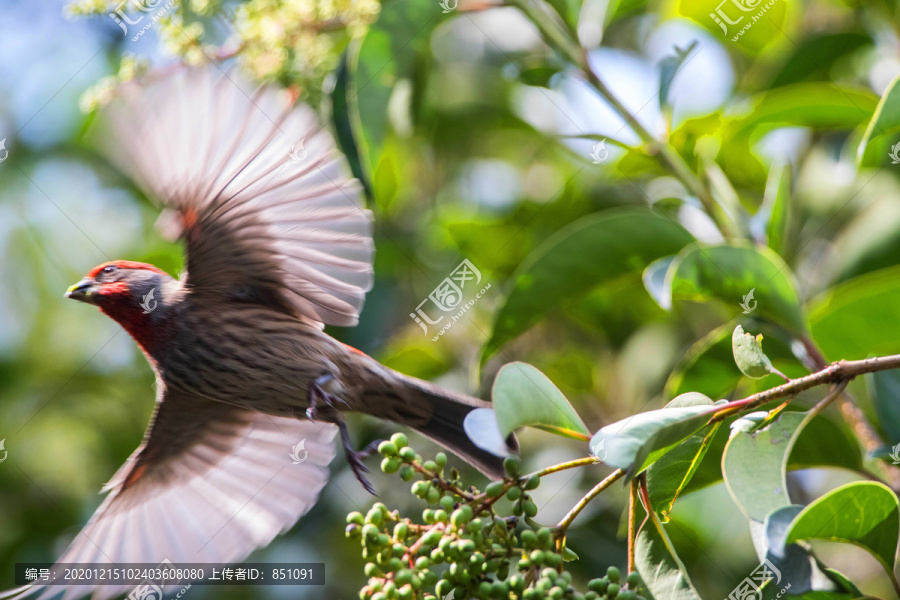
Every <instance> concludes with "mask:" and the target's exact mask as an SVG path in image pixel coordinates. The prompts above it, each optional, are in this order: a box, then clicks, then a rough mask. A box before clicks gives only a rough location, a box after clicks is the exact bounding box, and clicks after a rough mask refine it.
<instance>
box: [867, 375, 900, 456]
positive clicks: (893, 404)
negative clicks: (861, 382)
mask: <svg viewBox="0 0 900 600" xmlns="http://www.w3.org/2000/svg"><path fill="white" fill-rule="evenodd" d="M866 387H867V388H868V390H869V397H870V398H871V399H872V403H873V404H874V405H875V412H876V413H877V414H878V423H879V424H880V425H881V428H882V429H884V431H885V433H886V434H887V438H888V439H887V441H888V443H890V444H891V445H893V444H897V443H900V369H892V370H890V371H877V372H875V373H867V374H866Z"/></svg>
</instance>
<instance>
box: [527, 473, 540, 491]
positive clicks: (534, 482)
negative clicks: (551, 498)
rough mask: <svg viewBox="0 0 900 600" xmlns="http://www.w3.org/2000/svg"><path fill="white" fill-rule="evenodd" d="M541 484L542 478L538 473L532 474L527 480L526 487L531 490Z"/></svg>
mask: <svg viewBox="0 0 900 600" xmlns="http://www.w3.org/2000/svg"><path fill="white" fill-rule="evenodd" d="M539 485H541V478H540V477H538V476H537V475H532V476H531V477H529V478H528V481H526V482H525V489H526V490H529V491H530V490H533V489H535V488H537V486H539Z"/></svg>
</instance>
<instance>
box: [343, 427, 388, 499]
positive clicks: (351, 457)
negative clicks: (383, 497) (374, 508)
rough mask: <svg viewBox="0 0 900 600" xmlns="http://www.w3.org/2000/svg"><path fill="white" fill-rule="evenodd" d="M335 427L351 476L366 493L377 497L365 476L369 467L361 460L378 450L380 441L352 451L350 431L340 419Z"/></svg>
mask: <svg viewBox="0 0 900 600" xmlns="http://www.w3.org/2000/svg"><path fill="white" fill-rule="evenodd" d="M337 426H338V429H339V430H340V432H341V443H342V444H343V446H344V452H345V453H346V454H347V464H348V465H350V470H351V471H353V474H354V475H356V479H357V480H358V481H359V482H360V483H361V484H362V486H363V487H364V488H365V489H366V491H367V492H369V493H370V494H372V495H373V496H377V495H378V494H376V493H375V488H374V487H372V484H371V483H370V482H369V480H368V479H367V478H366V475H365V474H366V473H368V472H369V467H367V466H366V465H365V463H363V460H364V459H366V458H368V457H370V456H372V455H373V454H374V453H375V452H376V451H377V450H378V444H379V443H380V442H381V440H376V441H374V442H372V443H371V444H369V445H368V446H366V447H365V448H363V449H362V450H358V451H357V450H354V449H353V444H352V443H351V442H350V431H349V430H348V429H347V424H346V423H345V422H344V420H343V419H340V420H339V421H338V423H337Z"/></svg>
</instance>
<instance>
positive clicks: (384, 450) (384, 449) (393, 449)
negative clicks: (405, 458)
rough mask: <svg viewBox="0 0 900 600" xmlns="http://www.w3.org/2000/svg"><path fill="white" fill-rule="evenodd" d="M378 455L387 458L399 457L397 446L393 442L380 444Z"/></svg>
mask: <svg viewBox="0 0 900 600" xmlns="http://www.w3.org/2000/svg"><path fill="white" fill-rule="evenodd" d="M378 453H379V454H381V455H382V456H385V457H390V456H397V446H396V444H394V443H393V442H387V441H385V442H381V443H380V444H378Z"/></svg>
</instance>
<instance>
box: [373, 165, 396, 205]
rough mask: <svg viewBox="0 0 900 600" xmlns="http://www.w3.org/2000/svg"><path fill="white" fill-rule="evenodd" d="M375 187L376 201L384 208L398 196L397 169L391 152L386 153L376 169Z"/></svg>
mask: <svg viewBox="0 0 900 600" xmlns="http://www.w3.org/2000/svg"><path fill="white" fill-rule="evenodd" d="M373 189H374V194H375V201H376V202H377V203H378V206H380V207H381V208H382V210H384V209H386V208H387V207H389V206H390V205H391V202H393V201H394V198H396V197H397V169H396V167H395V166H394V159H393V158H391V155H390V154H385V155H384V156H383V157H382V158H381V161H380V162H379V163H378V168H377V169H375V177H374V180H373Z"/></svg>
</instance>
